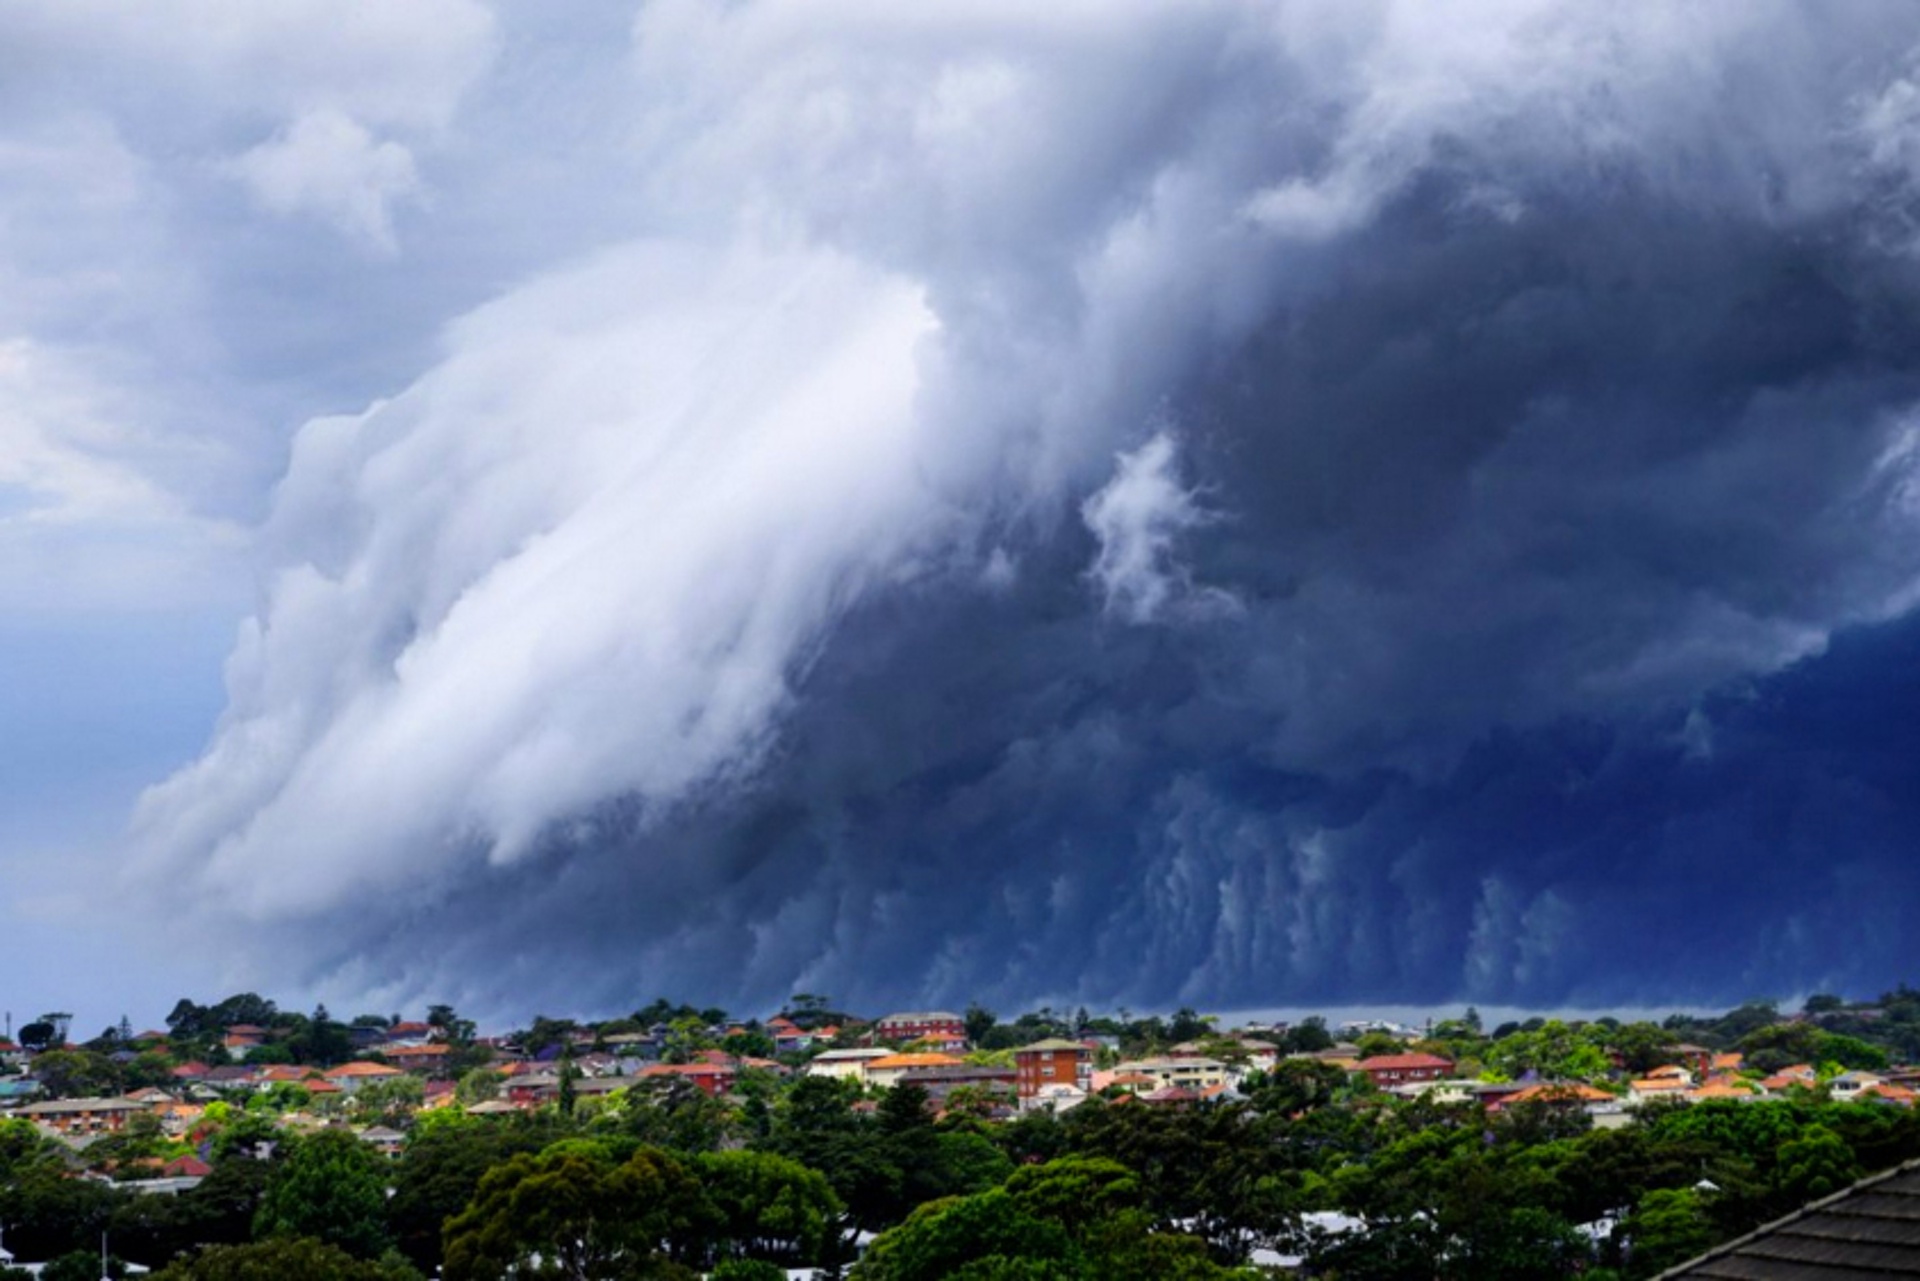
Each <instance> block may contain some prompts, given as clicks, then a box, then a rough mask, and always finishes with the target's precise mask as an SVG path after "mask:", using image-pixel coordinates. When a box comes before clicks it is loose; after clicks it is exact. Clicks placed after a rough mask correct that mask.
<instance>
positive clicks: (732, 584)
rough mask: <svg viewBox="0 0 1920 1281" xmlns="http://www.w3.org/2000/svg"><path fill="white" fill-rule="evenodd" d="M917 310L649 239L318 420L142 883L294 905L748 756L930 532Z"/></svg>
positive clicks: (144, 821)
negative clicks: (423, 369)
mask: <svg viewBox="0 0 1920 1281" xmlns="http://www.w3.org/2000/svg"><path fill="white" fill-rule="evenodd" d="M822 316H832V317H834V318H835V323H834V324H833V325H831V326H828V325H822V324H820V323H819V318H820V317H822ZM929 324H930V321H929V318H928V316H927V315H926V313H925V311H924V310H923V308H922V306H921V304H920V301H919V299H918V297H917V295H916V293H915V291H913V290H912V289H911V288H908V287H906V286H904V285H902V284H900V283H898V282H894V281H889V280H886V279H884V278H882V277H878V276H876V275H874V274H873V273H871V272H869V271H866V270H863V269H861V268H859V267H857V266H855V265H853V264H850V263H848V262H845V261H843V260H837V259H835V258H832V257H830V256H810V257H804V258H803V257H781V258H772V259H768V258H761V257H757V256H754V255H750V254H749V255H744V256H738V255H737V256H731V257H727V256H713V255H707V254H700V253H696V252H694V251H691V250H689V249H687V248H686V247H684V246H681V247H671V246H656V247H643V248H638V249H633V250H628V251H624V252H622V253H619V254H616V255H613V256H611V257H608V258H604V259H601V260H598V261H595V262H593V263H591V264H589V265H587V266H584V267H582V268H579V269H577V270H574V271H572V272H568V273H565V274H563V275H560V276H557V277H554V278H552V279H549V280H547V281H544V282H542V283H541V284H539V285H537V286H534V287H531V288H529V289H527V290H524V291H522V292H520V293H518V294H516V295H513V296H510V297H508V298H505V299H503V300H501V301H500V302H498V303H496V304H494V305H492V306H490V307H488V308H486V309H484V310H483V311H481V312H480V313H478V314H476V315H474V316H472V317H469V318H468V319H467V320H466V321H463V322H462V323H461V324H460V325H459V326H457V327H456V328H455V330H454V331H453V333H452V335H451V337H450V344H451V354H450V356H449V358H448V359H447V361H446V362H445V363H444V364H443V365H442V366H441V367H440V368H439V369H437V370H436V371H434V372H433V373H432V374H430V375H428V376H427V377H426V378H424V379H422V380H421V382H420V383H418V384H417V385H416V386H415V387H413V388H412V389H410V390H409V391H408V392H406V393H405V394H404V395H402V396H400V397H397V398H396V399H394V400H393V401H391V402H389V403H387V404H384V405H381V406H379V407H377V408H375V409H373V410H371V411H369V412H368V413H367V414H365V415H364V416H362V417H360V418H357V419H333V420H324V421H319V422H316V423H314V424H311V425H310V426H309V427H308V428H307V429H306V430H305V431H304V432H303V433H302V436H301V439H300V441H299V443H298V445H297V447H296V452H295V457H294V461H293V464H292V467H291V468H290V470H289V473H288V476H287V480H286V482H285V484H284V486H283V488H282V492H281V497H280V501H279V503H278V504H277V507H276V510H275V514H274V518H273V523H272V526H271V533H272V537H273V539H274V542H275V544H276V558H277V560H278V562H279V563H280V565H281V569H280V570H279V572H278V574H277V575H276V578H275V582H274V585H273V591H272V595H271V598H270V601H269V603H268V605H267V607H266V609H265V610H264V612H263V613H262V614H261V616H260V617H259V619H258V621H257V623H256V624H255V625H254V626H253V627H252V628H251V629H250V630H249V633H248V636H247V639H246V640H245V641H244V643H243V645H242V646H241V648H240V650H239V651H238V652H236V654H235V656H234V659H233V662H232V665H231V668H230V671H229V684H230V695H231V707H230V710H229V713H228V716H227V718H226V721H225V723H224V724H223V726H222V729H221V732H220V734H219V736H218V738H217V739H216V741H215V742H214V744H213V745H212V747H211V749H210V750H209V752H208V753H207V755H206V756H205V758H204V759H203V760H202V761H200V762H199V763H198V764H197V765H195V766H194V767H193V768H192V769H190V770H188V771H186V772H183V773H182V774H180V775H179V776H177V777H176V778H174V779H173V780H171V781H169V782H168V783H166V784H165V785H163V786H161V787H159V788H157V789H155V790H154V791H153V792H152V793H151V794H150V795H149V796H148V798H147V799H146V801H145V802H144V803H143V806H142V810H141V819H140V823H141V827H142V829H143V831H144V832H145V834H146V837H147V839H148V841H149V842H150V843H151V845H152V846H153V847H154V848H153V851H152V856H153V857H154V858H156V859H157V860H158V865H159V867H160V868H161V869H162V870H163V871H164V872H165V873H166V874H168V875H175V874H181V873H185V874H186V875H187V876H188V878H189V880H191V881H192V883H193V884H194V885H195V886H196V892H197V893H205V894H209V895H212V896H213V897H214V898H215V899H216V900H218V901H222V902H226V903H229V904H231V905H232V906H234V907H236V908H239V909H241V910H243V911H246V912H249V913H259V914H263V915H268V916H272V915H276V914H280V913H296V914H297V913H300V912H306V911H313V910H318V909H321V908H325V907H329V906H333V905H336V904H338V903H340V902H342V901H344V900H345V899H346V898H347V897H348V896H351V895H354V894H357V893H361V892H364V891H365V890H366V889H367V888H368V887H370V886H381V887H386V888H389V889H398V890H411V889H414V888H417V887H418V886H419V885H420V884H421V882H422V881H423V880H424V879H426V878H430V877H432V876H434V875H436V874H439V873H440V872H442V871H444V870H446V869H448V868H449V867H450V866H454V865H459V864H460V863H461V862H462V861H463V859H464V858H465V857H466V856H467V855H468V854H469V853H470V852H471V853H473V854H475V855H477V854H479V853H485V854H486V855H487V857H488V858H490V859H492V860H494V861H496V862H510V861H513V860H516V859H519V858H522V857H524V856H525V855H526V854H527V853H528V851H529V850H530V849H531V848H532V847H533V846H534V845H535V843H536V841H537V839H538V838H539V836H540V835H541V833H542V831H543V829H544V828H545V826H546V825H547V824H548V823H550V822H553V821H555V820H557V819H560V818H563V817H566V816H568V815H569V814H571V813H573V812H575V811H577V810H579V809H581V808H582V807H586V806H590V805H592V804H593V803H595V802H597V801H599V800H601V799H603V798H605V797H608V796H610V795H614V794H617V793H623V792H631V793H635V794H637V795H639V796H641V797H644V798H646V799H647V800H649V801H650V802H652V803H654V804H657V805H661V806H667V805H671V804H673V803H675V802H677V801H679V800H681V799H682V798H684V797H685V796H687V795H688V794H689V792H690V791H691V790H692V789H694V788H695V787H697V786H699V785H702V784H705V783H707V782H709V781H711V780H712V779H713V778H714V777H715V776H716V775H721V774H725V773H728V772H732V771H738V770H740V769H743V768H746V767H748V766H750V764H751V762H752V761H753V760H754V759H755V757H756V755H757V753H758V751H759V749H760V748H761V747H762V746H764V744H765V742H766V741H767V735H768V734H769V733H770V731H771V730H772V728H773V726H774V724H775V719H776V717H777V716H778V714H779V713H780V711H781V709H782V707H783V705H784V703H785V700H786V698H787V693H788V683H789V680H790V679H791V677H792V676H793V675H794V674H795V672H796V670H797V669H798V666H799V665H801V664H803V663H804V661H805V655H806V653H807V650H808V648H809V646H811V645H813V644H815V643H817V642H818V641H819V639H820V637H821V635H822V630H823V629H824V628H825V627H826V626H827V625H828V624H829V623H830V622H831V621H832V620H833V618H834V617H835V616H836V614H837V612H838V611H839V610H840V609H842V608H844V607H845V605H846V603H847V602H848V601H850V600H852V599H857V598H858V597H859V595H860V594H861V593H862V591H863V590H864V588H865V586H866V585H867V584H868V583H870V582H872V581H874V580H875V579H876V578H884V577H886V576H888V575H891V574H894V573H897V572H899V571H900V570H901V569H902V568H903V567H904V566H905V564H906V561H905V560H904V559H903V558H906V557H908V556H909V555H910V553H911V551H912V549H913V547H914V545H915V544H916V542H917V541H918V540H919V538H920V537H921V536H922V533H923V531H925V530H927V529H928V528H929V527H930V526H931V525H932V524H933V523H935V522H937V521H938V520H940V519H941V516H940V509H939V507H938V505H937V504H936V503H933V502H930V501H929V496H928V495H927V494H926V493H925V492H924V491H923V490H922V487H921V485H920V483H919V482H918V480H917V479H916V476H915V470H914V469H915V463H916V453H917V450H918V445H919V440H920V437H919V429H918V425H917V423H918V420H917V418H916V416H915V414H914V412H913V407H912V400H913V395H914V391H915V366H914V352H915V349H916V347H917V345H918V344H919V343H920V342H921V340H922V339H923V337H924V336H925V335H926V334H927V333H928V332H929ZM209 850H211V851H213V857H212V859H211V861H210V862H201V861H200V860H201V859H202V858H203V857H204V856H205V854H206V853H207V851H209Z"/></svg>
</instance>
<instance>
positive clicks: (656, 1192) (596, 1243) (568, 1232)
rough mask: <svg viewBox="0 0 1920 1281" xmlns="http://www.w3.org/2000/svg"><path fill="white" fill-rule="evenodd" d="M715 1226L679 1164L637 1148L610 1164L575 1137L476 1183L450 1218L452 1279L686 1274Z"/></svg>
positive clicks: (610, 1279) (576, 1279)
mask: <svg viewBox="0 0 1920 1281" xmlns="http://www.w3.org/2000/svg"><path fill="white" fill-rule="evenodd" d="M713 1227H714V1215H713V1210H712V1208H711V1206H710V1205H709V1204H708V1203H707V1201H706V1198H705V1197H704V1195H702V1193H701V1190H700V1186H699V1184H698V1183H697V1182H696V1181H695V1180H694V1178H693V1177H692V1176H691V1175H690V1174H689V1173H688V1172H687V1170H686V1168H685V1167H684V1166H682V1165H681V1164H680V1163H679V1162H678V1161H677V1160H675V1159H674V1158H673V1157H672V1156H670V1155H668V1154H667V1153H665V1152H662V1151H660V1150H658V1149H655V1148H640V1149H638V1150H637V1151H635V1152H634V1154H633V1155H632V1156H631V1157H629V1158H628V1159H627V1160H626V1161H625V1162H623V1163H621V1164H619V1165H617V1166H616V1165H614V1164H613V1163H612V1161H611V1160H610V1158H608V1157H607V1156H606V1155H605V1153H604V1150H596V1149H595V1148H594V1147H593V1146H592V1145H590V1144H585V1143H582V1142H579V1141H569V1142H566V1143H561V1144H556V1145H555V1146H553V1147H551V1148H549V1149H547V1150H546V1151H545V1152H542V1153H541V1154H540V1155H539V1156H525V1155H522V1156H516V1157H514V1158H513V1159H511V1160H510V1161H508V1162H507V1163H506V1164H505V1165H501V1166H496V1167H495V1168H494V1169H493V1170H491V1171H490V1172H488V1174H487V1175H486V1176H485V1177H484V1178H483V1179H481V1181H480V1188H479V1191H478V1192H477V1193H476V1194H475V1196H474V1199H473V1201H472V1202H471V1203H470V1204H469V1205H468V1206H467V1208H466V1209H465V1210H463V1211H461V1212H460V1214H458V1215H456V1216H455V1217H454V1218H452V1219H450V1220H448V1222H447V1226H446V1233H445V1242H446V1264H445V1268H444V1275H445V1276H446V1277H447V1278H448V1281H499V1279H500V1278H504V1277H508V1276H514V1277H542V1278H552V1279H554V1281H626V1279H629V1278H633V1279H638V1278H655V1277H680V1276H691V1273H690V1271H689V1270H688V1269H687V1267H686V1262H687V1261H689V1260H692V1259H695V1258H697V1257H698V1256H699V1255H700V1254H701V1253H703V1252H704V1249H705V1244H706V1242H707V1240H708V1239H709V1237H710V1234H711V1233H712V1231H713Z"/></svg>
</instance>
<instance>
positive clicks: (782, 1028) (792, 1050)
mask: <svg viewBox="0 0 1920 1281" xmlns="http://www.w3.org/2000/svg"><path fill="white" fill-rule="evenodd" d="M767 1035H768V1036H770V1037H772V1038H773V1048H774V1050H775V1051H776V1052H778V1053H780V1054H798V1053H800V1052H802V1051H804V1050H810V1049H812V1048H813V1040H814V1034H813V1033H811V1032H809V1031H807V1029H805V1028H803V1027H801V1026H800V1025H799V1024H798V1023H795V1022H794V1021H793V1020H792V1019H790V1018H787V1017H786V1016H785V1015H775V1016H774V1017H773V1018H771V1019H768V1020H767Z"/></svg>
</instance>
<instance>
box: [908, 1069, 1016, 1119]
mask: <svg viewBox="0 0 1920 1281" xmlns="http://www.w3.org/2000/svg"><path fill="white" fill-rule="evenodd" d="M1014 1081H1015V1072H1014V1069H1012V1068H1005V1067H976V1066H974V1065H972V1064H968V1063H961V1064H957V1065H955V1066H952V1067H926V1068H912V1069H910V1070H909V1071H908V1072H907V1073H906V1074H905V1075H904V1076H902V1077H901V1078H900V1081H899V1084H902V1085H917V1086H919V1087H920V1088H921V1089H923V1090H925V1091H926V1092H927V1098H928V1099H929V1100H931V1101H932V1103H933V1105H934V1107H935V1108H936V1109H939V1110H941V1111H945V1110H946V1107H947V1101H948V1099H949V1098H950V1097H951V1096H952V1095H953V1093H954V1091H956V1090H965V1091H971V1092H974V1093H975V1094H976V1095H978V1096H979V1097H982V1098H984V1099H985V1100H986V1101H987V1103H988V1106H989V1108H990V1109H991V1110H992V1112H993V1114H994V1115H996V1116H1011V1115H1013V1109H1014V1106H1015V1103H1016V1101H1017V1100H1018V1098H1019V1092H1018V1089H1017V1087H1016V1086H1015V1084H1014Z"/></svg>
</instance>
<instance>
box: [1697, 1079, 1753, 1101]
mask: <svg viewBox="0 0 1920 1281" xmlns="http://www.w3.org/2000/svg"><path fill="white" fill-rule="evenodd" d="M1687 1097H1688V1098H1689V1099H1691V1100H1693V1101H1694V1102H1695V1103H1708V1102H1711V1101H1712V1100H1714V1099H1733V1100H1734V1101H1736V1102H1740V1103H1745V1102H1747V1101H1749V1100H1752V1099H1757V1098H1759V1097H1761V1096H1760V1092H1759V1091H1758V1090H1756V1089H1755V1088H1754V1087H1753V1086H1751V1085H1748V1084H1747V1083H1746V1082H1745V1081H1742V1080H1739V1079H1738V1078H1736V1077H1726V1076H1717V1077H1714V1078H1713V1079H1712V1080H1711V1081H1707V1082H1706V1083H1704V1084H1702V1085H1698V1086H1695V1087H1694V1088H1693V1089H1691V1090H1689V1091H1688V1092H1687Z"/></svg>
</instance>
